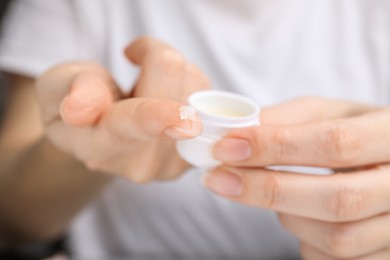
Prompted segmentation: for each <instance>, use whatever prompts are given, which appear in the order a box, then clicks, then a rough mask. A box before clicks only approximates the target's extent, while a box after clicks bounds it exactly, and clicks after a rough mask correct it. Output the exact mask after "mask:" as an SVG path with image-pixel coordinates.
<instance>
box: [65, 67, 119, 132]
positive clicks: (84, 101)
mask: <svg viewBox="0 0 390 260" xmlns="http://www.w3.org/2000/svg"><path fill="white" fill-rule="evenodd" d="M111 89H112V87H110V86H107V82H105V81H104V80H102V79H101V77H99V76H97V75H94V74H91V73H83V74H80V75H77V76H76V77H75V79H74V81H73V82H72V84H71V86H70V91H69V94H68V95H67V96H66V97H65V98H64V99H63V101H62V104H61V108H60V114H61V116H62V119H63V121H64V122H65V123H67V124H68V125H72V126H78V127H81V126H88V125H93V124H95V123H96V122H97V121H98V120H99V119H100V117H101V116H102V115H103V114H104V112H105V111H107V110H108V109H109V108H110V106H111V105H112V104H113V102H114V97H113V95H112V91H111Z"/></svg>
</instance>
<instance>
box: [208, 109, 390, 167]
mask: <svg viewBox="0 0 390 260" xmlns="http://www.w3.org/2000/svg"><path fill="white" fill-rule="evenodd" d="M389 116H390V109H383V110H380V111H376V112H373V113H367V114H364V115H361V116H357V117H353V118H348V119H343V120H341V119H339V120H331V121H324V122H319V123H311V124H304V125H294V126H263V127H262V126H260V127H253V128H247V129H239V130H234V131H232V132H230V133H229V134H228V135H226V136H225V137H224V138H223V139H221V140H220V141H218V142H217V143H216V144H215V145H214V156H215V158H216V159H218V160H220V161H222V162H224V163H226V164H231V165H240V166H269V165H301V166H319V167H328V168H343V167H348V168H349V167H354V166H363V165H370V164H375V163H381V162H387V161H389V160H390V134H389V132H388V129H389V128H390V121H389V120H388V118H389Z"/></svg>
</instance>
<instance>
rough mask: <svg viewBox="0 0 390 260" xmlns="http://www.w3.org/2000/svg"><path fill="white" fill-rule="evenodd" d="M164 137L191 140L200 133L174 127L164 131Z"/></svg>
mask: <svg viewBox="0 0 390 260" xmlns="http://www.w3.org/2000/svg"><path fill="white" fill-rule="evenodd" d="M163 135H164V136H166V137H168V138H170V139H173V140H182V139H189V138H193V137H195V136H197V135H199V133H198V131H194V130H192V129H184V128H181V127H177V126H172V127H169V128H167V129H165V130H164V133H163Z"/></svg>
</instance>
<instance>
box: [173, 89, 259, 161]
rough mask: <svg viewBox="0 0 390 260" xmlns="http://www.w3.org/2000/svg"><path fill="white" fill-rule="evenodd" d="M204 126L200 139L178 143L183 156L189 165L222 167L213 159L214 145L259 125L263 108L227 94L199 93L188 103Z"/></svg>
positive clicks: (210, 91)
mask: <svg viewBox="0 0 390 260" xmlns="http://www.w3.org/2000/svg"><path fill="white" fill-rule="evenodd" d="M188 102H189V105H190V106H192V107H193V108H195V110H196V111H197V112H198V113H199V116H200V119H201V121H202V123H203V132H202V134H201V135H200V136H198V137H195V138H193V139H190V140H184V141H177V143H176V147H177V151H178V153H179V154H180V156H181V157H182V158H183V159H184V160H186V161H187V162H188V163H189V164H191V165H193V166H195V167H198V168H204V169H209V168H213V167H216V166H218V165H219V164H220V162H219V161H217V160H215V159H214V158H213V156H212V145H213V144H214V143H215V142H216V141H217V140H218V139H220V138H221V137H222V136H223V135H225V134H226V133H227V132H229V131H230V130H233V129H237V128H245V127H251V126H256V125H260V107H259V105H258V104H256V103H255V102H254V101H252V100H251V99H249V98H247V97H244V96H241V95H238V94H234V93H230V92H225V91H216V90H208V91H200V92H196V93H194V94H192V95H191V96H190V97H189V99H188Z"/></svg>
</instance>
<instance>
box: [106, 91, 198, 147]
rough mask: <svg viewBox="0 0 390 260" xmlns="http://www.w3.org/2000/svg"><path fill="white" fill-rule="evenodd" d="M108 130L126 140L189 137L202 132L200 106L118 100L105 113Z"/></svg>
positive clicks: (145, 100)
mask: <svg viewBox="0 0 390 260" xmlns="http://www.w3.org/2000/svg"><path fill="white" fill-rule="evenodd" d="M105 120H106V122H105V123H106V124H104V125H106V127H107V128H108V131H109V132H111V133H112V134H114V136H116V137H119V138H120V139H123V140H140V141H141V140H142V141H147V140H151V139H154V138H159V137H165V138H168V139H171V140H181V139H189V138H193V137H196V136H198V135H200V133H201V131H202V123H201V121H200V118H199V115H198V114H197V112H196V110H195V109H194V108H193V107H191V106H183V105H182V104H180V103H176V102H174V101H170V100H160V99H147V98H130V99H126V100H122V101H121V102H118V103H116V104H115V105H114V106H113V107H112V109H111V111H110V113H109V114H108V115H107V116H105Z"/></svg>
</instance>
